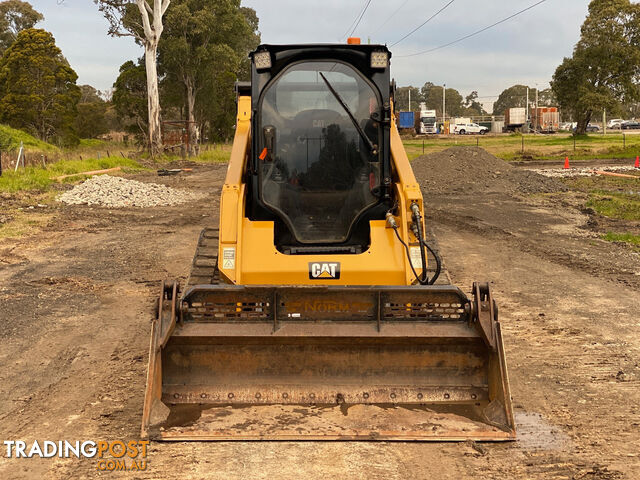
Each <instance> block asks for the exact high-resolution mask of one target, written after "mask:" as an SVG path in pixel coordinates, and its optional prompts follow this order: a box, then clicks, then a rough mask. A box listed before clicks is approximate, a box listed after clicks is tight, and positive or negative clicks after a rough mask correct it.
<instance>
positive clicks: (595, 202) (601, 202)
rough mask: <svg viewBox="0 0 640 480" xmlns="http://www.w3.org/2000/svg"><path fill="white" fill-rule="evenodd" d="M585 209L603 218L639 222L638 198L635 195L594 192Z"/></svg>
mask: <svg viewBox="0 0 640 480" xmlns="http://www.w3.org/2000/svg"><path fill="white" fill-rule="evenodd" d="M587 207H590V208H593V209H594V210H595V211H596V212H598V213H599V214H600V215H604V216H605V217H610V218H617V219H621V220H635V221H640V198H638V195H637V194H630V193H617V192H607V191H600V192H596V193H594V194H592V195H591V197H590V198H589V201H588V202H587Z"/></svg>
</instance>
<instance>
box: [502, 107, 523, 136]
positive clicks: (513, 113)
mask: <svg viewBox="0 0 640 480" xmlns="http://www.w3.org/2000/svg"><path fill="white" fill-rule="evenodd" d="M526 123H527V109H526V108H524V107H516V108H508V109H507V110H506V111H505V112H504V131H505V132H515V131H516V130H519V129H521V128H522V127H524V126H525V124H526Z"/></svg>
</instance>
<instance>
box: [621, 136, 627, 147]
mask: <svg viewBox="0 0 640 480" xmlns="http://www.w3.org/2000/svg"><path fill="white" fill-rule="evenodd" d="M622 146H623V148H627V134H626V133H623V134H622Z"/></svg>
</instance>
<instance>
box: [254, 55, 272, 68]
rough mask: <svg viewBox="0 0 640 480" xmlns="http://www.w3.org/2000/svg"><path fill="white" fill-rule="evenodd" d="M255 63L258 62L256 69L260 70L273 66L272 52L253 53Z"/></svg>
mask: <svg viewBox="0 0 640 480" xmlns="http://www.w3.org/2000/svg"><path fill="white" fill-rule="evenodd" d="M253 63H255V64H256V69H258V70H266V69H268V68H271V54H270V53H269V52H258V53H256V54H254V55H253Z"/></svg>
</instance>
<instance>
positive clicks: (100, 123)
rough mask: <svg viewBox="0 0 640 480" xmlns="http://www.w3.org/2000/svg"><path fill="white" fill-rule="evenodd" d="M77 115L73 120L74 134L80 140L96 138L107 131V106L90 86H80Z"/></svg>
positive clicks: (98, 93)
mask: <svg viewBox="0 0 640 480" xmlns="http://www.w3.org/2000/svg"><path fill="white" fill-rule="evenodd" d="M79 88H80V101H79V102H78V115H77V116H76V119H75V129H76V133H77V134H78V136H79V137H80V138H97V137H98V136H100V135H102V134H105V133H107V132H108V131H109V125H108V124H107V118H106V114H107V109H108V108H109V104H108V103H107V102H105V101H104V100H103V99H102V97H101V96H100V91H98V90H96V89H95V88H93V87H92V86H91V85H80V87H79Z"/></svg>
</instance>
